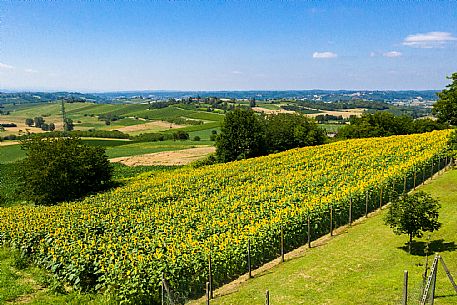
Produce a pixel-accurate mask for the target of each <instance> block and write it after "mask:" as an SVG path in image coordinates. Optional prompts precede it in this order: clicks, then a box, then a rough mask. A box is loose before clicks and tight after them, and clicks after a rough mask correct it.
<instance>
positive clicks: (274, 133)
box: [266, 113, 327, 152]
mask: <svg viewBox="0 0 457 305" xmlns="http://www.w3.org/2000/svg"><path fill="white" fill-rule="evenodd" d="M326 139H327V136H326V134H325V131H324V130H323V129H321V128H319V126H318V125H317V124H316V122H315V121H314V120H313V119H311V118H308V117H305V116H304V115H300V114H289V113H279V114H273V115H269V116H267V117H266V142H267V149H268V151H269V152H278V151H284V150H288V149H292V148H296V147H304V146H311V145H318V144H323V143H325V141H326Z"/></svg>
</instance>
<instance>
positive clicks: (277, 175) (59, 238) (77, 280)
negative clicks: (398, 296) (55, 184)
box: [0, 131, 449, 304]
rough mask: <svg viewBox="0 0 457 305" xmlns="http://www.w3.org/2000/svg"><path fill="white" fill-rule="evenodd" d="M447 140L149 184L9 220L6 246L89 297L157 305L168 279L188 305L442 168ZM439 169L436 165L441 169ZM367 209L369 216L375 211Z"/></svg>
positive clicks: (350, 148) (280, 160) (289, 155)
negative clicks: (97, 294)
mask: <svg viewBox="0 0 457 305" xmlns="http://www.w3.org/2000/svg"><path fill="white" fill-rule="evenodd" d="M448 136H449V131H435V132H431V133H427V134H420V135H409V136H394V137H387V138H373V139H359V140H349V141H342V142H336V143H332V144H327V145H322V146H316V147H307V148H300V149H294V150H290V151H287V152H283V153H279V154H275V155H270V156H266V157H260V158H255V159H250V160H243V161H237V162H232V163H227V164H219V165H215V166H209V167H204V168H200V169H196V170H190V169H183V170H178V171H172V172H164V173H160V174H157V173H154V174H153V173H151V174H146V175H145V174H143V175H140V176H139V177H138V178H136V179H135V180H133V181H132V182H131V183H129V184H128V185H127V186H124V187H121V188H118V189H115V190H113V191H110V192H107V193H104V194H100V195H96V196H93V197H90V198H87V199H85V200H83V201H81V202H71V203H65V204H61V205H59V206H54V207H31V206H18V207H13V208H3V209H0V243H2V244H7V245H10V246H13V247H17V248H20V249H22V251H23V252H24V253H27V254H28V255H31V256H32V257H33V258H34V259H35V260H36V262H37V263H38V264H40V265H42V266H44V267H46V268H48V269H49V270H51V271H52V272H54V273H55V274H56V275H58V276H59V277H61V278H62V279H63V280H65V281H67V282H69V283H71V284H73V285H74V286H75V287H76V288H79V289H82V290H91V289H95V290H97V291H108V292H110V291H111V292H112V293H113V294H115V295H116V296H117V297H118V298H119V300H120V301H122V302H130V303H135V304H137V303H141V302H144V303H158V302H159V300H160V294H159V291H160V285H161V278H162V274H164V275H165V278H166V279H167V283H168V286H169V287H170V289H172V290H173V292H174V296H175V297H176V298H177V299H180V300H181V301H182V300H184V299H185V298H188V297H195V296H197V295H199V294H201V293H202V292H203V291H204V287H205V282H206V281H207V278H208V268H207V263H208V257H209V255H211V258H212V269H213V270H212V277H213V283H214V285H215V286H218V285H221V284H223V283H225V282H227V281H229V280H230V279H233V278H234V277H235V276H238V275H240V274H242V273H244V272H246V268H247V267H246V248H247V242H248V240H249V241H250V245H251V260H252V262H253V265H254V266H259V265H261V264H263V263H265V262H267V261H269V260H271V259H272V258H275V257H277V255H278V252H279V243H280V230H281V228H283V230H284V237H285V242H286V245H285V246H286V250H290V249H292V248H295V247H298V246H300V245H302V244H304V243H305V242H306V240H307V238H308V236H307V232H308V228H307V222H308V219H309V220H310V223H311V228H310V229H311V230H310V231H311V234H312V235H311V236H310V237H311V239H314V238H316V237H319V236H322V235H323V234H326V233H328V231H329V227H330V220H329V212H330V209H332V211H333V224H332V226H333V227H338V226H340V225H344V224H346V223H347V222H348V219H349V208H348V207H351V216H352V218H353V219H355V218H357V217H360V216H362V215H364V213H365V209H366V207H367V206H368V210H369V211H371V210H374V209H376V208H377V207H379V205H380V204H381V205H382V204H385V203H386V202H387V201H388V200H389V199H390V198H391V197H392V196H395V191H402V190H403V189H404V186H405V180H404V177H405V176H406V177H408V179H407V180H406V184H407V187H409V188H410V187H412V185H413V184H419V183H420V182H421V181H422V180H423V179H426V178H427V177H429V176H430V175H431V174H432V173H433V172H434V171H436V170H437V169H438V168H439V167H442V166H443V165H444V164H445V161H444V160H445V159H444V158H445V154H446V149H447V138H448ZM438 162H439V164H438ZM367 202H368V205H367Z"/></svg>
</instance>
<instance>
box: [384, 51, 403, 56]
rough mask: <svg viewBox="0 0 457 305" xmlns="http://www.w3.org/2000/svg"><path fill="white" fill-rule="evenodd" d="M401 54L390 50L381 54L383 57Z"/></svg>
mask: <svg viewBox="0 0 457 305" xmlns="http://www.w3.org/2000/svg"><path fill="white" fill-rule="evenodd" d="M401 55H402V53H401V52H398V51H390V52H386V53H383V54H382V56H384V57H400V56H401Z"/></svg>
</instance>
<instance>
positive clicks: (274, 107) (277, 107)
mask: <svg viewBox="0 0 457 305" xmlns="http://www.w3.org/2000/svg"><path fill="white" fill-rule="evenodd" d="M257 107H260V108H264V109H268V110H280V109H281V107H280V105H277V104H263V103H257Z"/></svg>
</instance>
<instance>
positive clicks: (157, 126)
mask: <svg viewBox="0 0 457 305" xmlns="http://www.w3.org/2000/svg"><path fill="white" fill-rule="evenodd" d="M183 127H185V126H184V125H178V124H173V123H169V122H165V121H153V122H148V123H144V124H138V125H131V126H125V127H121V128H116V129H117V130H119V131H122V132H125V133H129V132H133V131H141V130H150V129H152V130H156V131H158V130H166V129H176V128H183Z"/></svg>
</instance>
